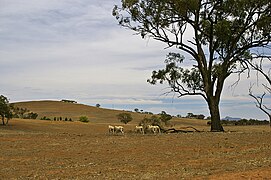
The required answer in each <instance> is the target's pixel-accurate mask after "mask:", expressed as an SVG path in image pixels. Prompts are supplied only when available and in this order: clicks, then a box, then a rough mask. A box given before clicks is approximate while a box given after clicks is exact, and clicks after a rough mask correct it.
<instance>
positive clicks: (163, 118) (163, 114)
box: [159, 111, 172, 125]
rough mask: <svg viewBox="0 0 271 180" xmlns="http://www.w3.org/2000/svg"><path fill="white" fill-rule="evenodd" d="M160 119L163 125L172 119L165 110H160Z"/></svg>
mask: <svg viewBox="0 0 271 180" xmlns="http://www.w3.org/2000/svg"><path fill="white" fill-rule="evenodd" d="M159 115H160V119H161V121H162V122H163V123H165V125H167V124H168V123H169V121H170V120H171V119H172V116H171V115H170V114H167V113H166V112H165V111H162V112H161V113H160V114H159Z"/></svg>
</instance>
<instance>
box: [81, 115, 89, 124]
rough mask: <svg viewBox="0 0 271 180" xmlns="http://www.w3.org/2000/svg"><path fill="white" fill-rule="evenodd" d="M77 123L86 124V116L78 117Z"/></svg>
mask: <svg viewBox="0 0 271 180" xmlns="http://www.w3.org/2000/svg"><path fill="white" fill-rule="evenodd" d="M79 121H80V122H84V123H88V122H89V120H88V117H87V116H81V117H79Z"/></svg>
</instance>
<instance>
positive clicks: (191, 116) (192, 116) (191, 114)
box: [186, 113, 205, 119]
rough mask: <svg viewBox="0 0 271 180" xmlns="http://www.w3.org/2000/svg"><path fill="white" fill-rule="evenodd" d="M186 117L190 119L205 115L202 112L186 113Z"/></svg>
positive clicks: (201, 117) (202, 117)
mask: <svg viewBox="0 0 271 180" xmlns="http://www.w3.org/2000/svg"><path fill="white" fill-rule="evenodd" d="M186 118H191V119H204V118H205V116H204V115H203V114H193V113H187V115H186Z"/></svg>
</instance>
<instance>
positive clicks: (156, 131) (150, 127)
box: [147, 125, 161, 134]
mask: <svg viewBox="0 0 271 180" xmlns="http://www.w3.org/2000/svg"><path fill="white" fill-rule="evenodd" d="M147 129H149V130H150V131H151V132H153V134H156V133H160V132H161V131H160V128H159V126H153V125H148V126H147Z"/></svg>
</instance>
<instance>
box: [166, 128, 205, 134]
mask: <svg viewBox="0 0 271 180" xmlns="http://www.w3.org/2000/svg"><path fill="white" fill-rule="evenodd" d="M189 128H191V129H193V130H184V129H189ZM164 132H165V133H192V132H202V131H200V130H198V129H196V128H194V127H192V126H188V127H183V128H181V129H175V128H170V129H167V130H165V131H164Z"/></svg>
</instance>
